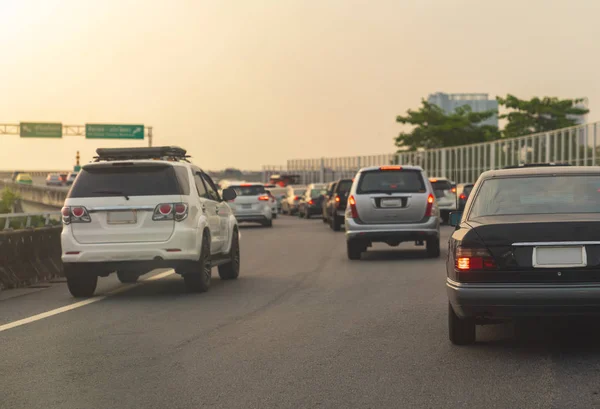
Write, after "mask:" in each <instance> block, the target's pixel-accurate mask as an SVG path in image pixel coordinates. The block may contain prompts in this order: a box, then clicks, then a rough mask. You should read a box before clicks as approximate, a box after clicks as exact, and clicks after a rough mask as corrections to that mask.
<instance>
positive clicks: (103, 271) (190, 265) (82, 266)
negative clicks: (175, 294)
mask: <svg viewBox="0 0 600 409" xmlns="http://www.w3.org/2000/svg"><path fill="white" fill-rule="evenodd" d="M63 266H64V270H65V275H66V276H67V277H70V276H76V275H96V276H107V275H109V274H110V273H114V272H115V271H135V272H137V273H140V274H145V273H148V272H150V271H152V270H155V269H157V268H173V269H182V270H183V271H193V270H194V269H197V268H198V267H197V266H196V265H195V264H194V261H192V260H179V259H173V260H140V261H109V262H101V263H64V264H63Z"/></svg>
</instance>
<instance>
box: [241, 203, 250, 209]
mask: <svg viewBox="0 0 600 409" xmlns="http://www.w3.org/2000/svg"><path fill="white" fill-rule="evenodd" d="M242 209H252V205H251V204H243V205H242Z"/></svg>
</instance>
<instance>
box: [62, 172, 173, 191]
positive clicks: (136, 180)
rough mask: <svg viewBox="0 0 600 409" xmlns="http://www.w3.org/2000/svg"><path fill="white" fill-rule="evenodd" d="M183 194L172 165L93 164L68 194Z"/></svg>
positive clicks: (82, 173)
mask: <svg viewBox="0 0 600 409" xmlns="http://www.w3.org/2000/svg"><path fill="white" fill-rule="evenodd" d="M180 194H182V191H181V187H180V185H179V182H178V180H177V177H176V175H175V170H174V169H173V166H156V165H132V166H90V167H89V168H84V169H82V170H81V172H80V174H79V177H78V178H77V180H76V181H75V184H74V185H73V188H72V189H71V192H70V193H69V197H105V196H121V195H127V196H156V195H180Z"/></svg>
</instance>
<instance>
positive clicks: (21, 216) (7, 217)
mask: <svg viewBox="0 0 600 409" xmlns="http://www.w3.org/2000/svg"><path fill="white" fill-rule="evenodd" d="M33 217H43V218H44V226H49V225H50V224H51V221H52V220H57V221H60V219H61V213H60V212H58V211H53V212H39V213H5V214H0V221H3V222H4V223H2V224H0V227H2V229H3V230H6V229H9V228H10V226H11V222H14V221H19V222H20V227H21V228H30V227H31V221H32V218H33Z"/></svg>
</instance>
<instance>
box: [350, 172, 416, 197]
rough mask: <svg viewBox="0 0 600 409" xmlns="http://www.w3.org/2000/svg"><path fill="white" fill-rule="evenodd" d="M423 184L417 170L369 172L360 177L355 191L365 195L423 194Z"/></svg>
mask: <svg viewBox="0 0 600 409" xmlns="http://www.w3.org/2000/svg"><path fill="white" fill-rule="evenodd" d="M425 191H426V190H425V182H424V181H423V176H422V174H421V172H420V171H418V170H382V171H369V172H365V173H363V174H362V175H361V177H360V180H359V182H358V186H357V189H356V193H358V194H367V193H425Z"/></svg>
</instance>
